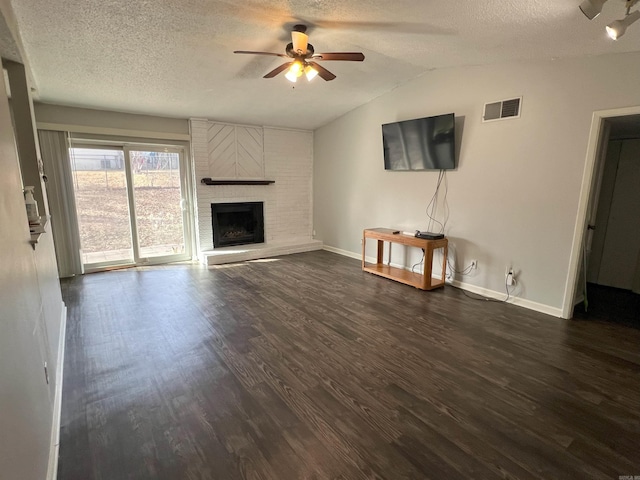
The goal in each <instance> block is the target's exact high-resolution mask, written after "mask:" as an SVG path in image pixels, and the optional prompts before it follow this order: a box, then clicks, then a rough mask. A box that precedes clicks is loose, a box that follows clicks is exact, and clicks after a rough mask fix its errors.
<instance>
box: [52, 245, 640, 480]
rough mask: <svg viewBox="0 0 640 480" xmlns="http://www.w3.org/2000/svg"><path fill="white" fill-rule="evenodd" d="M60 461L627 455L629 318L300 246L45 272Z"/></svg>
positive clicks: (521, 468) (355, 471)
mask: <svg viewBox="0 0 640 480" xmlns="http://www.w3.org/2000/svg"><path fill="white" fill-rule="evenodd" d="M62 287H63V295H64V299H65V302H66V304H67V308H68V312H69V314H68V320H67V322H68V324H67V333H66V355H65V370H64V375H65V379H64V389H63V404H62V426H61V443H60V461H59V471H58V479H59V480H98V479H104V480H120V479H123V480H124V479H136V480H147V479H149V480H156V479H162V480H164V479H167V480H169V479H171V480H181V479H186V480H205V479H207V480H210V479H215V480H236V479H238V480H240V479H242V480H246V479H264V480H296V479H307V480H351V479H437V480H439V479H442V478H447V479H469V478H477V479H485V478H486V479H490V478H504V479H522V480H543V479H544V480H547V479H550V478H617V477H618V476H620V475H630V474H631V475H634V474H640V455H639V454H638V447H637V446H638V445H639V444H640V396H639V395H638V392H640V349H639V348H638V345H640V330H638V329H634V328H630V327H628V326H624V325H616V324H614V323H612V322H611V321H606V322H602V321H598V320H579V321H566V320H560V319H557V318H552V317H548V316H546V315H543V314H539V313H536V312H532V311H530V310H525V309H522V308H519V307H516V306H513V305H509V304H502V303H496V302H485V301H476V300H473V299H471V298H468V297H466V296H465V295H464V294H463V293H462V292H460V291H459V290H456V289H453V288H451V287H445V288H443V289H439V290H434V291H431V292H424V291H421V290H417V289H414V288H411V287H408V286H405V285H401V284H398V283H396V282H393V281H389V280H386V279H384V278H380V277H376V276H374V275H369V274H367V273H363V272H362V271H361V269H360V263H359V262H358V261H356V260H352V259H348V258H345V257H341V256H338V255H335V254H332V253H328V252H323V251H319V252H310V253H304V254H299V255H289V256H285V257H279V258H275V259H270V260H269V261H255V262H243V263H239V264H231V265H221V266H216V267H209V268H206V267H203V266H200V265H190V264H182V265H167V266H163V267H143V268H138V269H130V270H118V271H114V272H105V273H96V274H91V275H86V276H82V277H76V278H73V279H66V280H63V281H62Z"/></svg>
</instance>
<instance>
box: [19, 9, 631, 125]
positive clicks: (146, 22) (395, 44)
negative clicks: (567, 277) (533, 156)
mask: <svg viewBox="0 0 640 480" xmlns="http://www.w3.org/2000/svg"><path fill="white" fill-rule="evenodd" d="M579 3H580V0H528V1H526V0H429V1H427V0H420V1H419V0H395V1H389V0H368V1H366V2H363V1H358V0H275V1H273V0H272V1H263V0H245V1H240V0H179V1H176V0H12V5H13V7H14V10H15V12H16V16H17V18H18V25H19V28H20V32H21V35H22V41H23V43H24V47H25V50H26V53H27V57H28V59H29V62H30V66H31V69H32V70H33V72H32V73H33V77H34V79H35V83H36V85H35V86H36V88H37V96H38V98H39V99H40V101H43V102H49V103H59V104H64V105H73V106H86V107H92V108H98V109H107V110H118V111H125V112H134V113H146V114H156V115H165V116H175V117H183V118H187V117H206V118H212V119H217V120H221V121H230V122H238V123H249V124H262V125H276V126H289V127H299V128H308V129H313V128H316V127H318V126H321V125H323V124H325V123H327V122H329V121H331V120H333V119H335V118H337V117H339V116H341V115H343V114H344V113H346V112H348V111H349V110H352V109H353V108H355V107H357V106H359V105H362V104H364V103H366V102H368V101H370V100H371V99H373V98H375V97H377V96H379V95H381V94H383V93H385V92H387V91H389V90H392V89H393V88H395V87H396V86H397V85H399V84H402V83H404V82H406V81H407V80H410V79H411V78H414V77H416V76H419V75H421V74H422V73H424V72H426V71H429V70H432V69H436V68H443V67H451V66H458V65H478V64H487V63H495V62H504V61H511V60H524V59H550V58H561V57H567V56H580V55H598V54H605V53H612V52H626V51H632V50H638V49H640V23H638V24H636V25H633V26H631V27H629V29H628V30H627V33H626V35H625V36H623V37H622V38H621V39H620V40H619V41H617V42H613V41H610V40H608V39H607V38H606V35H605V31H604V27H605V25H606V24H607V23H609V22H610V21H612V20H615V19H618V18H620V17H622V16H623V15H624V2H623V0H611V1H609V2H607V3H606V4H605V7H604V10H603V13H602V15H600V17H598V18H596V19H595V20H593V21H591V22H589V21H588V20H587V19H586V18H585V17H584V16H583V15H582V13H581V12H580V10H579V9H578V5H579ZM298 22H302V23H306V24H308V25H310V31H309V32H308V33H309V35H310V42H311V43H312V44H313V45H314V47H315V50H316V52H335V51H362V52H363V53H364V54H365V56H366V60H365V61H364V62H362V63H357V62H324V63H323V66H325V67H326V68H328V69H329V70H331V71H332V72H334V73H335V74H336V75H337V79H336V80H334V81H332V82H324V81H322V80H321V79H320V78H316V79H315V80H314V81H313V82H311V83H307V82H306V81H299V82H298V83H297V84H295V87H294V86H293V84H291V83H290V82H288V81H287V80H286V79H285V78H284V76H283V75H279V76H277V77H276V78H273V79H263V78H261V77H262V76H263V75H264V74H265V73H267V72H268V71H270V70H272V69H273V68H275V67H276V66H278V65H279V64H280V63H282V62H281V61H282V60H283V59H280V58H276V57H266V56H265V57H257V56H255V57H254V56H249V55H234V54H233V53H232V52H233V50H238V49H240V50H266V51H273V52H280V53H284V47H285V44H286V43H287V42H289V41H290V35H289V33H288V32H289V31H290V27H291V26H292V25H293V24H295V23H298Z"/></svg>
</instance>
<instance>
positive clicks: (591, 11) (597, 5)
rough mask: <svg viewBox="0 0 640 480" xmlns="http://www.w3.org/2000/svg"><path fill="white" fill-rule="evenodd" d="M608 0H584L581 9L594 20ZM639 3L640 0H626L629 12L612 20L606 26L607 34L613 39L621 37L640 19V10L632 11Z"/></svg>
mask: <svg viewBox="0 0 640 480" xmlns="http://www.w3.org/2000/svg"><path fill="white" fill-rule="evenodd" d="M606 2H607V0H584V1H583V2H582V3H581V4H580V10H581V11H582V13H584V15H585V17H587V18H588V19H589V20H593V19H594V18H596V17H597V16H598V15H600V12H602V7H603V6H604V4H605V3H606ZM637 3H638V0H625V8H626V9H627V12H626V14H625V17H624V18H623V19H621V20H615V21H613V22H611V23H610V24H609V25H607V27H606V31H607V35H609V38H611V39H612V40H617V39H619V38H620V37H621V36H622V35H624V32H626V31H627V27H628V26H629V25H631V24H632V23H634V22H636V21H637V20H640V11H638V10H636V11H635V12H631V7H633V6H634V5H635V4H637Z"/></svg>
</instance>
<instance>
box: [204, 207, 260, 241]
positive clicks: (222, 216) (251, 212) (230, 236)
mask: <svg viewBox="0 0 640 480" xmlns="http://www.w3.org/2000/svg"><path fill="white" fill-rule="evenodd" d="M211 222H212V224H213V247H214V248H216V247H228V246H231V245H247V244H251V243H263V242H264V213H263V202H242V203H212V204H211Z"/></svg>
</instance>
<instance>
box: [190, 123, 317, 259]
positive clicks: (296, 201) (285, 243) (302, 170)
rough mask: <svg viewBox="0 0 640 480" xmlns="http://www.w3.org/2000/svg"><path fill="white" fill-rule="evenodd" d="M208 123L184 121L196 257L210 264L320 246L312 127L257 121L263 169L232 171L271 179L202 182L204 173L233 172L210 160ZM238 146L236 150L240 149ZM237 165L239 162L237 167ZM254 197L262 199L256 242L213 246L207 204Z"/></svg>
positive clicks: (249, 200) (220, 176) (216, 177)
mask: <svg viewBox="0 0 640 480" xmlns="http://www.w3.org/2000/svg"><path fill="white" fill-rule="evenodd" d="M214 125H215V122H212V121H209V120H204V119H191V121H190V126H191V147H192V149H193V165H194V170H195V171H194V174H195V175H194V177H195V180H196V201H197V207H196V219H197V223H196V235H197V239H198V257H199V258H200V260H201V261H202V262H203V263H205V264H209V265H212V264H218V263H228V262H234V261H242V260H246V259H248V258H265V257H267V256H273V255H285V254H289V253H297V252H303V251H309V250H317V249H319V248H322V242H319V241H318V240H314V239H313V237H312V231H313V223H312V215H313V214H312V188H313V187H312V185H313V179H312V175H313V132H307V131H302V130H288V129H280V128H270V127H260V129H261V130H262V131H263V138H264V143H263V149H262V152H263V167H264V173H263V174H262V175H260V176H255V175H253V176H248V174H247V175H244V174H243V173H242V172H241V171H240V170H237V171H236V175H237V178H249V179H252V180H260V179H265V180H271V181H273V182H274V183H271V184H266V185H251V184H244V185H242V184H241V185H232V184H228V185H227V184H225V185H207V184H203V183H201V182H200V180H201V179H202V178H205V177H209V178H212V179H214V180H220V179H230V178H235V177H233V176H232V175H231V173H227V174H225V173H224V165H219V164H218V163H217V162H216V161H214V160H212V158H213V156H214V155H217V154H218V153H217V152H218V150H216V148H215V145H214V144H212V143H210V142H209V140H210V137H211V135H210V132H211V131H212V130H211V129H213V128H214ZM232 145H233V143H232ZM231 150H233V148H232V149H231ZM225 151H227V150H225ZM238 152H239V153H238V155H240V152H241V150H238ZM241 166H242V165H240V164H239V165H238V168H240V167H241ZM242 175H244V177H243V176H242ZM257 202H260V203H262V204H263V207H262V210H263V226H264V233H263V240H262V242H261V243H256V244H250V245H244V244H243V246H240V247H237V248H235V247H232V248H218V247H219V245H215V246H214V240H215V239H214V237H215V233H214V232H215V226H214V216H213V211H212V207H211V205H212V204H231V203H257ZM236 235H239V233H236ZM227 245H230V244H227ZM234 245H240V244H239V243H235V244H234Z"/></svg>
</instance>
